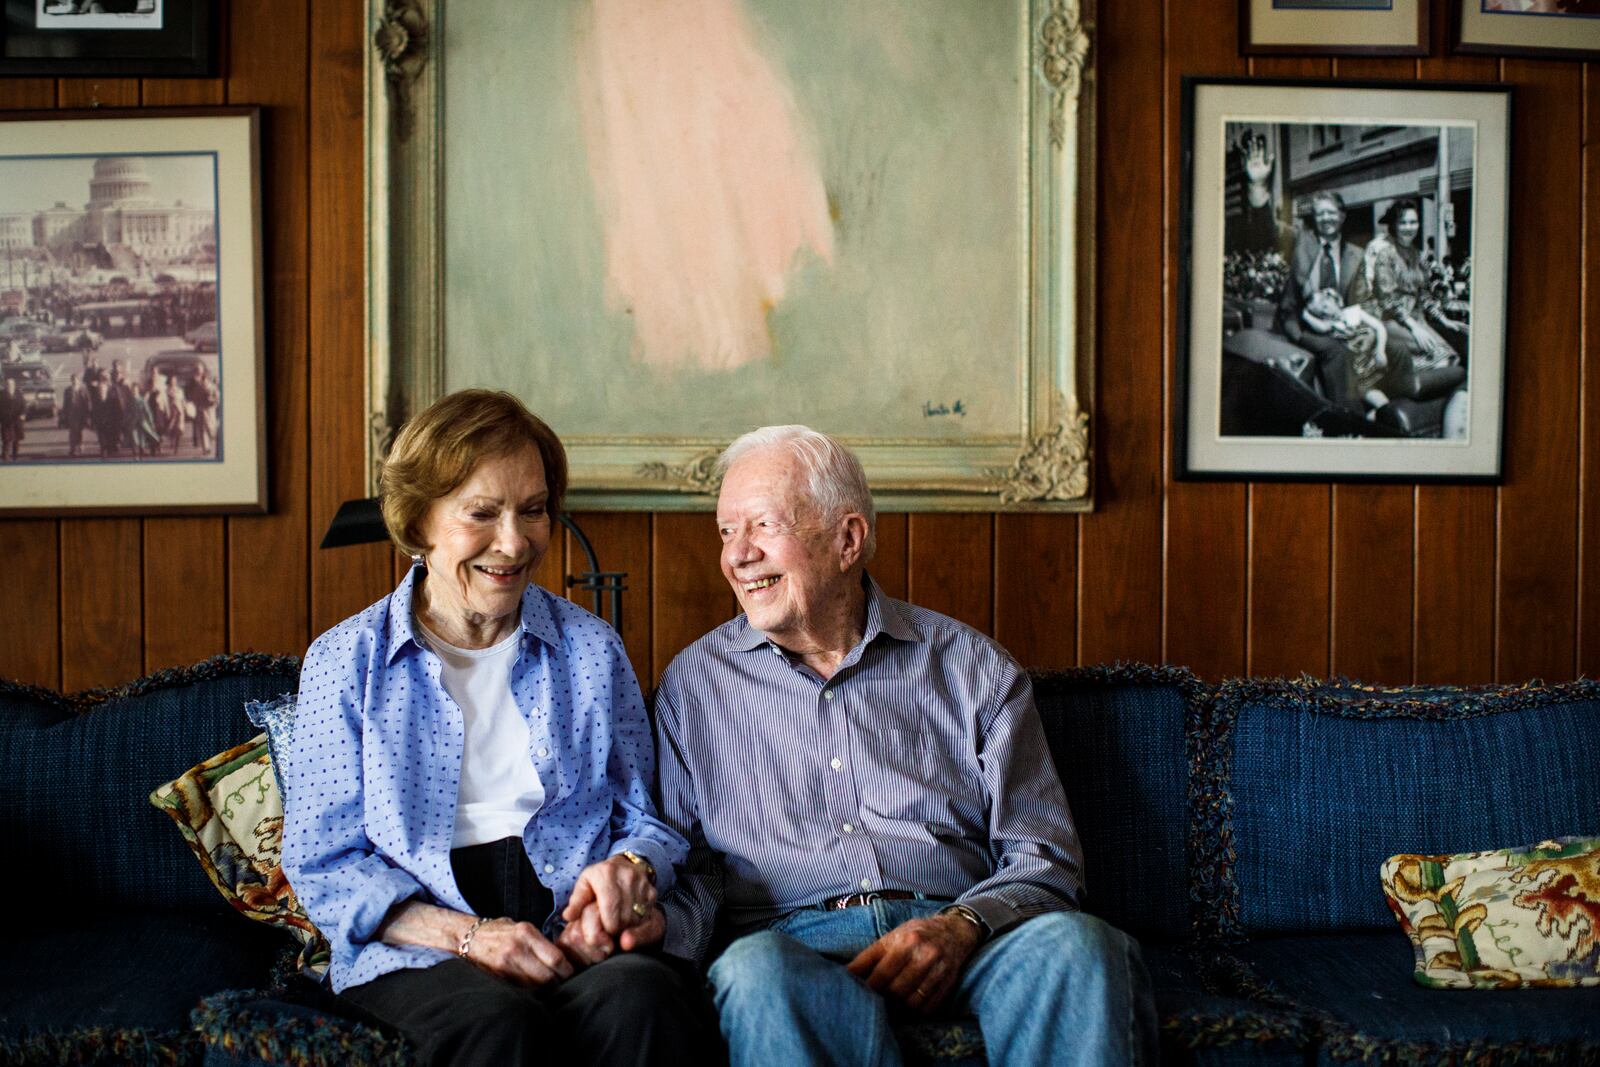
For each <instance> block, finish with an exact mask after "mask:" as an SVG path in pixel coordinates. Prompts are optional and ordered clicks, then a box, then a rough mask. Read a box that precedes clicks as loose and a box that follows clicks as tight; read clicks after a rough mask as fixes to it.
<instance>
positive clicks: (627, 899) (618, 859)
mask: <svg viewBox="0 0 1600 1067" xmlns="http://www.w3.org/2000/svg"><path fill="white" fill-rule="evenodd" d="M655 902H656V887H655V886H654V885H652V884H651V883H650V877H649V876H648V875H646V874H645V873H644V868H642V867H640V866H639V865H638V864H636V863H634V862H633V861H632V860H630V859H628V857H626V856H623V855H620V854H619V855H616V856H612V857H611V858H610V859H608V860H604V861H602V862H600V863H594V864H591V865H589V866H588V867H585V868H584V869H583V873H582V874H580V875H578V882H577V884H576V885H575V886H573V889H572V896H571V897H570V898H569V899H568V900H567V906H566V907H565V908H563V909H561V917H562V918H563V919H565V920H566V921H567V923H568V929H570V928H571V926H572V924H574V923H577V922H579V921H581V920H582V917H583V914H584V911H585V910H586V909H588V908H590V907H591V906H592V907H593V908H594V909H595V910H596V912H597V916H596V918H597V919H598V921H599V923H600V928H601V929H602V930H604V931H605V932H606V933H607V934H609V935H610V936H611V937H616V936H618V935H619V934H621V933H622V932H623V931H624V930H626V929H628V928H630V927H634V926H638V925H639V924H640V923H642V922H644V921H645V919H646V918H648V917H649V915H650V910H651V908H652V907H653V906H654V905H655Z"/></svg>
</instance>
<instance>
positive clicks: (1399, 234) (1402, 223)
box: [1394, 208, 1422, 248]
mask: <svg viewBox="0 0 1600 1067" xmlns="http://www.w3.org/2000/svg"><path fill="white" fill-rule="evenodd" d="M1421 230H1422V220H1421V219H1419V218H1417V213H1416V212H1415V211H1414V210H1412V209H1411V208H1406V209H1405V210H1404V211H1402V212H1400V217H1399V218H1397V219H1395V220H1394V239H1395V240H1396V241H1399V242H1400V243H1401V244H1403V245H1405V246H1406V247H1407V248H1409V247H1411V246H1412V245H1414V244H1416V243H1417V234H1418V233H1419V232H1420V231H1421Z"/></svg>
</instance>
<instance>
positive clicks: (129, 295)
mask: <svg viewBox="0 0 1600 1067" xmlns="http://www.w3.org/2000/svg"><path fill="white" fill-rule="evenodd" d="M30 303H31V305H32V308H33V313H34V314H35V315H36V316H38V317H39V318H40V319H41V320H42V321H45V322H48V323H52V324H56V325H61V326H72V327H79V328H82V329H88V330H93V331H94V332H95V333H97V334H100V335H101V336H103V337H182V336H183V335H184V334H186V333H188V332H189V331H190V330H192V329H194V328H195V327H196V326H198V325H200V324H201V323H203V322H208V321H210V320H212V319H215V318H216V317H217V287H216V284H215V283H214V282H192V283H182V282H176V281H171V282H163V283H159V284H158V285H157V287H156V288H155V289H154V291H150V290H149V289H148V287H146V288H144V289H142V290H141V289H136V288H135V287H134V286H133V285H132V284H130V283H129V282H127V281H126V280H121V279H113V280H112V281H110V282H101V283H97V284H93V285H85V284H81V283H79V282H76V281H71V282H56V283H53V284H50V285H44V286H39V287H37V288H35V289H34V290H32V291H31V293H30Z"/></svg>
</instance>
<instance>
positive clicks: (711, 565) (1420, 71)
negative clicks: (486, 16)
mask: <svg viewBox="0 0 1600 1067" xmlns="http://www.w3.org/2000/svg"><path fill="white" fill-rule="evenodd" d="M1236 3H1237V0H1165V2H1163V0H1102V2H1101V5H1100V6H1101V12H1100V16H1099V26H1098V32H1097V35H1096V41H1095V47H1096V61H1097V77H1098V79H1099V94H1100V101H1101V114H1100V124H1099V129H1100V135H1099V136H1100V142H1099V159H1100V180H1099V190H1100V192H1099V196H1100V203H1099V227H1100V232H1099V234H1098V243H1099V250H1100V263H1099V270H1098V277H1097V284H1098V294H1099V295H1098V300H1099V308H1098V320H1099V323H1100V337H1099V345H1098V354H1097V360H1098V371H1097V375H1098V382H1097V401H1098V403H1097V414H1096V428H1095V433H1096V437H1095V447H1096V468H1095V470H1096V477H1097V479H1098V488H1097V500H1098V507H1097V510H1096V512H1095V513H1094V514H1092V515H1086V516H1083V517H1081V518H1080V517H1076V516H1053V515H1052V516H1041V515H930V514H917V515H887V516H884V518H883V522H882V528H881V529H880V532H879V554H878V559H877V561H876V563H875V565H874V567H873V570H874V573H875V574H876V575H877V576H878V578H879V580H880V581H881V582H882V583H883V585H884V587H885V588H887V589H888V590H890V591H891V592H892V593H894V594H896V595H905V596H909V597H911V598H912V599H914V600H916V601H918V602H920V603H923V604H926V605H928V606H929V607H933V608H936V609H938V610H940V611H945V612H948V613H950V614H952V615H955V616H957V617H959V618H962V619H965V620H967V621H968V622H971V623H972V624H973V625H975V626H978V627H980V628H982V629H984V630H987V631H990V632H992V633H994V634H995V635H996V636H997V637H998V638H999V639H1000V640H1001V641H1002V642H1004V643H1005V644H1006V645H1007V646H1008V647H1010V648H1011V649H1012V651H1013V652H1015V653H1016V655H1017V656H1018V657H1019V658H1020V659H1021V660H1022V661H1023V662H1024V663H1027V664H1029V665H1036V666H1060V665H1067V664H1073V663H1094V662H1103V661H1111V660H1118V659H1139V660H1148V661H1163V660H1165V661H1171V662H1177V663H1184V664H1187V665H1189V666H1190V667H1192V668H1193V669H1194V670H1196V671H1197V672H1198V673H1199V674H1201V675H1202V676H1204V677H1207V678H1218V677H1222V676H1226V675H1232V674H1240V673H1258V674H1296V673H1299V672H1301V671H1306V672H1310V673H1313V674H1327V673H1340V674H1346V675H1350V676H1355V677H1359V678H1362V679H1365V680H1368V681H1372V682H1384V683H1396V682H1408V681H1412V680H1416V681H1423V682H1433V681H1455V682H1481V681H1489V680H1494V679H1499V680H1504V681H1519V680H1523V679H1527V678H1532V677H1543V678H1546V679H1561V678H1569V677H1572V676H1574V675H1576V674H1578V673H1580V672H1581V673H1588V674H1591V675H1592V674H1596V673H1600V515H1597V512H1600V65H1595V64H1589V65H1587V66H1586V65H1584V64H1579V63H1572V62H1554V61H1530V60H1505V61H1499V60H1494V59H1480V58H1474V59H1465V58H1456V57H1450V56H1448V55H1447V54H1446V52H1445V48H1444V43H1443V40H1442V34H1441V35H1440V37H1441V39H1438V40H1436V41H1435V47H1434V54H1435V56H1436V57H1437V58H1432V59H1426V60H1422V61H1420V62H1414V61H1411V60H1362V61H1355V60H1342V59H1341V60H1330V59H1308V60H1279V59H1274V60H1259V59H1258V60H1245V59H1243V58H1241V57H1240V56H1239V53H1238V48H1237V41H1236V39H1235V36H1234V34H1235V30H1234V26H1235V24H1236V19H1235V13H1236ZM361 9H362V5H360V4H355V3H343V4H332V3H329V4H323V3H315V4H311V3H309V2H308V0H271V2H269V0H236V2H235V3H233V4H231V5H228V15H227V24H226V25H225V26H224V27H223V30H224V40H225V42H226V43H225V48H226V50H227V57H226V67H225V69H226V71H227V76H226V77H225V78H218V79H212V80H199V81H193V80H153V79H147V80H142V81H141V80H125V81H118V80H101V81H95V80H88V79H67V80H60V81H51V80H47V79H0V107H5V108H36V107H52V106H59V107H81V106H87V105H92V104H101V105H104V106H108V107H109V106H127V105H152V106H153V105H162V104H202V103H233V104H259V105H261V106H262V107H263V108H264V109H265V121H264V126H263V130H264V138H263V153H262V155H263V177H262V187H263V195H264V210H263V218H264V220H265V222H264V225H265V241H266V285H265V290H266V315H267V343H268V352H267V358H268V381H269V389H270V392H269V397H268V401H269V412H270V419H271V426H270V440H271V478H272V482H271V485H272V513H271V514H270V515H267V516H265V517H242V518H226V519H223V518H197V519H146V520H142V521H141V520H138V519H63V520H59V521H57V520H50V519H42V520H35V521H18V522H0V561H3V564H0V573H3V575H4V577H3V578H0V590H3V592H0V676H6V677H12V678H18V679H22V680H25V681H30V682H37V683H41V684H45V685H50V686H60V687H63V688H65V689H68V690H73V689H80V688H84V687H88V686H94V685H102V684H111V683H116V682H119V681H124V680H127V679H131V678H133V677H135V676H137V675H139V674H141V673H144V672H146V671H149V670H153V669H156V668H159V667H164V666H169V665H173V664H181V663H188V662H192V661H194V660H198V659H200V658H202V657H204V656H207V655H210V654H213V653H217V652H222V651H226V650H245V649H260V650H268V651H275V652H291V653H299V652H301V651H303V650H304V649H305V647H306V645H307V644H308V642H309V641H310V639H311V638H312V637H313V636H315V635H316V634H317V633H319V632H321V631H322V630H323V629H325V628H327V627H328V626H331V625H332V624H333V623H335V622H337V621H338V620H339V619H341V618H343V617H345V616H346V615H348V614H350V613H351V612H353V611H356V610H358V609H359V608H361V607H362V606H364V605H366V604H368V603H370V602H371V601H372V600H374V599H376V598H377V597H379V596H381V595H383V593H384V592H385V591H387V589H388V588H389V587H390V584H391V582H392V581H393V578H394V575H395V572H396V562H397V561H396V560H395V558H394V556H393V554H392V553H391V552H390V551H388V550H387V549H384V548H379V547H370V548H346V549H339V550H336V551H332V552H320V551H318V550H317V549H316V548H315V545H316V542H317V540H318V538H319V536H320V533H321V531H322V530H323V528H324V527H325V526H326V524H327V522H328V519H329V518H330V517H331V515H332V514H333V511H334V509H335V508H336V507H337V506H338V504H339V502H340V501H342V500H344V499H347V498H349V497H353V496H357V495H360V493H361V491H362V435H363V415H362V386H361V382H362V360H363V354H362V351H363V350H362V334H361V331H362V328H363V321H364V318H363V309H362V279H363V263H362V230H361V226H362V222H361V220H362V217H363V210H362V209H363V204H362V196H363V192H362V121H361V111H362V83H361V50H362V48H363V46H364V38H365V36H366V32H365V28H364V26H363V24H362V14H361ZM1440 21H1442V20H1440ZM1247 73H1249V74H1256V75H1260V76H1263V77H1281V76H1315V77H1334V78H1395V79H1421V80H1424V81H1441V80H1451V81H1455V80H1473V81H1475V80H1485V81H1494V80H1503V81H1505V82H1507V83H1510V84H1513V85H1515V86H1517V88H1518V93H1517V100H1516V115H1515V145H1514V158H1513V162H1514V183H1515V184H1514V188H1515V189H1516V191H1517V199H1516V203H1515V206H1514V208H1513V212H1512V226H1513V233H1512V239H1511V249H1512V263H1511V294H1510V300H1511V309H1510V312H1511V313H1510V336H1509V344H1510V359H1509V365H1508V377H1507V402H1508V404H1509V408H1508V413H1507V424H1506V426H1507V440H1506V464H1505V467H1506V479H1505V484H1504V485H1503V486H1501V487H1498V488H1496V487H1476V486H1474V487H1435V486H1427V487H1415V486H1406V485H1397V486H1352V485H1298V484H1296V485H1283V484H1194V483H1185V484H1176V483H1174V482H1173V481H1172V480H1171V469H1172V462H1171V455H1170V424H1171V418H1172V402H1173V400H1172V398H1173V396H1174V389H1173V384H1174V362H1175V361H1174V358H1173V357H1174V351H1175V346H1176V343H1177V338H1176V334H1175V323H1176V319H1177V316H1176V308H1175V307H1174V300H1175V293H1176V282H1177V277H1176V272H1177V269H1178V265H1177V260H1176V255H1177V247H1178V234H1177V229H1176V227H1177V217H1178V204H1177V201H1178V192H1179V188H1178V158H1179V150H1180V145H1179V141H1178V123H1179V84H1180V79H1181V78H1182V77H1183V76H1184V75H1186V74H1234V75H1237V74H1247ZM580 518H581V521H582V522H583V524H584V526H585V528H586V529H587V530H588V531H589V533H590V534H591V536H592V538H593V540H594V542H595V544H596V545H597V546H598V548H599V550H600V552H601V557H602V563H603V565H604V566H605V567H606V568H607V569H625V570H626V571H627V572H628V575H629V578H628V584H629V591H628V593H627V594H626V615H625V623H626V625H625V628H624V630H625V632H624V638H625V640H626V642H627V645H628V649H629V652H630V654H631V655H632V656H633V658H634V663H635V665H636V666H637V668H638V670H639V673H640V675H641V676H642V677H644V678H645V679H647V680H649V679H653V678H655V677H656V676H658V675H659V673H660V671H661V670H662V668H664V667H665V665H666V663H667V662H668V660H669V659H670V658H671V657H672V655H673V654H674V653H675V652H676V651H677V650H678V649H679V648H681V647H682V646H683V645H685V644H686V643H687V642H689V641H690V640H692V639H693V638H694V637H696V636H698V635H699V634H700V633H702V632H704V631H705V630H706V629H708V628H710V627H711V626H713V625H715V624H717V623H718V622H720V621H722V620H723V619H725V618H727V617H728V615H729V614H730V613H731V611H732V610H733V598H732V596H731V594H730V593H729V591H728V589H727V587H726V586H725V585H724V583H723V581H722V579H721V576H720V575H719V573H718V571H717V566H716V559H715V553H716V547H715V536H714V533H713V529H712V526H711V522H710V520H709V519H708V518H707V517H706V516H704V515H679V514H665V513H663V514H656V515H648V514H605V515H601V514H586V515H582V516H580ZM570 554H575V553H573V552H572V551H571V549H570V546H567V545H564V544H558V545H557V546H556V548H555V550H554V551H552V553H551V558H550V560H549V562H548V564H547V566H546V568H545V580H546V581H547V582H549V583H559V581H560V578H561V576H562V574H563V573H564V569H565V568H566V567H567V564H568V557H569V555H570Z"/></svg>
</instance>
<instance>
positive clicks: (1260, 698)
mask: <svg viewBox="0 0 1600 1067" xmlns="http://www.w3.org/2000/svg"><path fill="white" fill-rule="evenodd" d="M1236 695H1237V694H1236ZM1230 711H1231V712H1234V713H1236V718H1235V720H1234V724H1233V739H1232V740H1233V743H1232V762H1231V777H1230V779H1229V781H1228V786H1227V788H1228V792H1229V795H1230V808H1231V813H1232V814H1231V820H1232V830H1233V841H1232V844H1233V848H1234V850H1235V853H1236V855H1237V859H1236V862H1235V864H1234V870H1233V878H1234V882H1235V884H1236V885H1237V890H1238V905H1239V913H1238V914H1239V921H1240V924H1241V926H1242V927H1243V929H1244V930H1245V931H1246V932H1251V933H1259V932H1280V931H1281V932H1287V931H1297V932H1306V933H1316V932H1334V931H1341V930H1357V929H1382V930H1388V929H1391V928H1392V927H1393V924H1394V918H1393V916H1392V914H1391V913H1390V911H1389V908H1388V906H1387V905H1386V904H1385V902H1384V898H1383V893H1382V891H1381V889H1380V888H1379V883H1378V868H1379V865H1380V864H1381V863H1382V862H1383V861H1384V860H1385V859H1387V858H1388V857H1389V856H1392V855H1395V854H1397V853H1401V852H1417V853H1453V852H1469V851H1477V850H1482V849H1494V848H1504V847H1508V846H1513V845H1523V844H1528V843H1530V842H1535V841H1541V840H1544V839H1546V838H1551V837H1559V836H1579V835H1593V834H1597V833H1600V689H1596V688H1595V687H1594V686H1593V684H1592V683H1577V684H1575V685H1572V686H1565V687H1550V688H1549V689H1525V688H1524V689H1506V690H1501V691H1495V692H1485V691H1481V690H1479V691H1448V690H1445V691H1440V690H1428V691H1411V692H1409V693H1407V692H1406V691H1398V692H1391V693H1384V694H1372V693H1368V692H1366V691H1362V690H1330V689H1322V690H1308V689H1304V688H1300V687H1294V686H1287V685H1285V686H1281V687H1277V688H1274V687H1272V686H1262V685H1255V686H1253V687H1252V690H1251V691H1250V692H1246V693H1243V694H1242V695H1240V696H1239V699H1236V700H1232V701H1230V694H1229V692H1228V691H1227V690H1224V692H1223V694H1222V696H1221V697H1220V698H1219V701H1218V712H1219V714H1220V715H1223V716H1226V715H1227V714H1229V713H1230Z"/></svg>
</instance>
